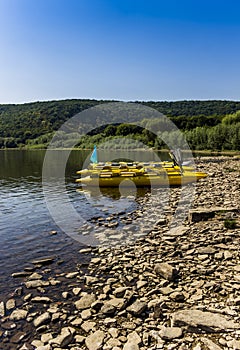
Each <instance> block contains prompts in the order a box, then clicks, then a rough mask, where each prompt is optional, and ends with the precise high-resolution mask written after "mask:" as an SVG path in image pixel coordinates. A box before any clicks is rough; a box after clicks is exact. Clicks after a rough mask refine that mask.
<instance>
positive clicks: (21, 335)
mask: <svg viewBox="0 0 240 350" xmlns="http://www.w3.org/2000/svg"><path fill="white" fill-rule="evenodd" d="M26 335H27V334H26V333H25V332H17V333H16V334H14V335H13V336H12V337H11V342H12V343H15V344H19V343H20V342H21V341H22V340H23V339H24V338H25V337H26Z"/></svg>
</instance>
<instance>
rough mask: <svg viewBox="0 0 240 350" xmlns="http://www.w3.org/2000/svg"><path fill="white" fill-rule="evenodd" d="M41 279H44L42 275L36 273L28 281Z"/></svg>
mask: <svg viewBox="0 0 240 350" xmlns="http://www.w3.org/2000/svg"><path fill="white" fill-rule="evenodd" d="M40 279H42V275H40V274H39V273H37V272H34V273H32V274H31V275H30V276H29V277H28V280H29V281H30V280H31V281H32V280H40Z"/></svg>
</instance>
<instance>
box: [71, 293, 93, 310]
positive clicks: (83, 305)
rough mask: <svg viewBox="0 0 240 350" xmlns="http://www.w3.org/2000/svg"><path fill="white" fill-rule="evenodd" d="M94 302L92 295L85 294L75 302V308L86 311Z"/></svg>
mask: <svg viewBox="0 0 240 350" xmlns="http://www.w3.org/2000/svg"><path fill="white" fill-rule="evenodd" d="M94 301H96V297H95V296H94V295H93V294H85V295H83V296H82V297H81V299H79V300H78V301H76V302H75V306H76V308H77V309H78V310H84V309H88V308H89V307H90V306H91V304H92V303H93V302H94Z"/></svg>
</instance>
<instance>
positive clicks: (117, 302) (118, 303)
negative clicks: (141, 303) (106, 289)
mask: <svg viewBox="0 0 240 350" xmlns="http://www.w3.org/2000/svg"><path fill="white" fill-rule="evenodd" d="M108 304H109V305H112V306H114V307H115V308H116V309H118V310H122V309H124V307H125V305H126V300H125V299H123V298H112V299H110V300H108Z"/></svg>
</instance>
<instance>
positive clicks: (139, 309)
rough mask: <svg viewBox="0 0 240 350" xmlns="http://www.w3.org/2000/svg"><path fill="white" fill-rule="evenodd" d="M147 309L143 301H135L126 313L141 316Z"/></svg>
mask: <svg viewBox="0 0 240 350" xmlns="http://www.w3.org/2000/svg"><path fill="white" fill-rule="evenodd" d="M146 309H147V303H146V302H144V301H140V300H136V301H135V302H134V303H133V304H132V305H130V306H129V307H128V308H127V311H128V312H130V313H132V314H133V315H135V316H138V315H141V313H143V312H144V311H145V310H146Z"/></svg>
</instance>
